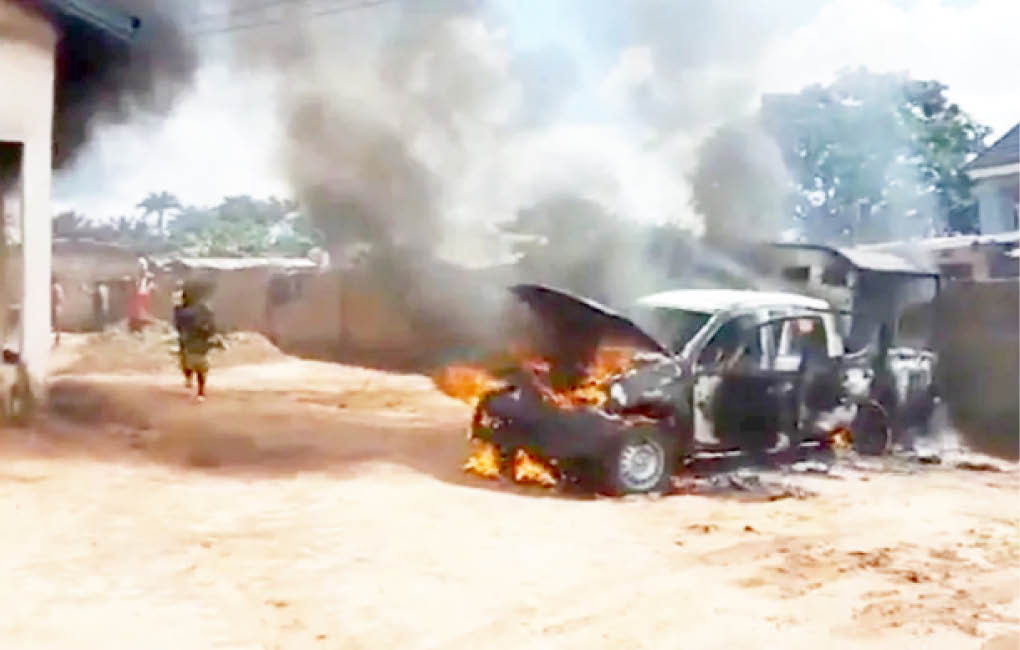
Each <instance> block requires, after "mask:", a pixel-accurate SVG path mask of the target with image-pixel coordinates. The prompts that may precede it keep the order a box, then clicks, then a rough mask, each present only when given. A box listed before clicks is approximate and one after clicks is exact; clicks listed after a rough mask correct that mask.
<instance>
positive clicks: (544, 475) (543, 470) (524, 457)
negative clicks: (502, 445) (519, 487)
mask: <svg viewBox="0 0 1020 650" xmlns="http://www.w3.org/2000/svg"><path fill="white" fill-rule="evenodd" d="M514 480H515V481H517V482H518V483H537V484H538V485H541V486H543V487H553V486H554V485H556V484H557V483H558V482H559V477H558V476H557V472H556V470H555V469H554V468H553V467H551V466H550V465H548V464H547V463H545V462H543V461H542V460H541V459H539V458H536V457H535V456H532V455H531V454H529V453H528V452H526V451H524V450H523V449H518V450H517V453H516V454H515V455H514Z"/></svg>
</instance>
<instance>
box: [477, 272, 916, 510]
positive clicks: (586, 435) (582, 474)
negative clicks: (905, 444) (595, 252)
mask: <svg viewBox="0 0 1020 650" xmlns="http://www.w3.org/2000/svg"><path fill="white" fill-rule="evenodd" d="M512 291H513V293H514V294H515V295H516V296H517V298H518V299H519V300H521V301H522V302H523V303H525V304H526V305H527V306H528V307H529V308H530V309H531V310H532V312H533V313H534V314H535V315H536V316H537V322H538V323H539V324H540V326H541V329H542V338H543V340H544V341H546V350H547V356H551V357H553V361H554V364H555V366H556V368H554V369H553V370H552V372H551V373H550V377H552V379H551V380H550V381H551V383H556V382H558V383H559V388H562V387H569V386H570V385H571V383H572V382H574V381H577V379H578V378H579V377H581V376H582V375H583V370H582V369H583V368H585V367H586V365H587V364H588V363H590V362H591V360H592V359H593V357H594V355H595V353H596V350H597V349H598V348H599V347H600V346H602V345H623V346H627V347H629V348H631V349H633V350H636V351H637V355H636V356H635V360H634V363H633V365H632V366H631V367H630V369H629V370H627V371H625V372H623V373H620V374H618V375H616V376H613V377H612V378H610V380H609V381H608V384H607V385H606V386H605V390H606V391H607V392H608V399H606V401H605V402H604V403H602V404H600V405H598V406H590V405H588V406H579V407H576V408H562V407H561V406H558V405H555V404H553V403H550V402H549V401H548V400H546V399H544V397H543V393H542V390H541V389H540V387H539V385H538V383H536V379H535V377H534V376H533V375H531V374H529V373H528V372H527V371H526V370H524V369H520V370H518V371H517V372H516V373H515V374H513V375H510V376H507V377H505V378H504V381H505V387H504V388H502V389H500V390H497V391H494V392H492V393H490V394H488V395H486V396H485V397H484V398H483V399H482V400H481V401H480V402H479V404H478V407H477V408H476V411H475V416H474V421H473V423H472V427H471V431H470V434H469V436H470V437H471V438H474V439H478V440H482V441H487V442H490V443H493V444H495V445H496V446H497V447H498V448H499V450H500V452H501V454H502V456H503V457H504V458H509V457H510V456H511V454H513V453H514V452H515V450H517V449H524V450H526V451H528V452H529V453H532V454H535V455H537V456H539V457H541V458H544V459H546V460H547V461H549V462H550V463H552V464H554V465H556V466H557V467H558V468H559V470H560V473H561V476H562V477H563V478H564V479H567V480H574V481H579V482H584V483H589V482H594V484H595V485H596V486H597V487H598V488H600V489H603V490H606V491H608V492H611V493H617V494H618V493H635V492H637V493H640V492H656V491H661V490H663V489H664V488H665V487H666V486H667V484H668V482H669V479H670V477H671V476H672V475H673V473H674V471H675V469H676V468H677V467H678V466H679V463H680V461H682V460H683V459H686V458H689V457H692V456H693V455H695V454H697V453H700V452H720V451H740V452H745V453H750V454H752V455H757V454H764V453H768V452H770V451H772V450H775V449H783V448H785V449H792V448H795V447H798V446H800V445H805V444H810V445H815V446H817V445H819V444H822V445H824V444H825V443H826V442H827V441H828V440H829V439H830V438H831V434H832V432H833V431H837V430H841V429H845V430H847V431H850V432H852V434H853V439H854V441H855V445H856V446H857V449H858V451H860V452H863V453H882V452H884V451H885V450H886V449H887V448H888V446H889V442H890V415H889V412H890V409H889V408H887V407H886V406H883V404H882V402H881V401H880V400H879V399H877V395H876V390H877V387H878V384H877V383H876V381H875V378H876V376H885V375H888V373H883V372H881V371H880V372H876V368H875V363H876V361H875V359H876V358H879V357H881V356H882V355H881V354H875V353H872V352H870V351H868V350H864V351H859V352H857V353H854V354H851V353H848V351H847V350H846V349H845V347H844V344H843V339H842V337H841V336H840V334H839V332H838V330H837V318H836V314H835V313H834V312H833V310H831V309H830V308H829V306H828V304H827V303H826V302H825V301H822V300H818V299H814V298H809V297H806V296H799V295H797V294H786V293H763V292H747V291H679V292H666V293H662V294H656V295H654V296H648V297H646V298H643V299H641V300H640V301H638V304H637V305H636V306H635V309H634V310H633V314H634V318H630V317H628V316H624V315H622V314H620V313H617V312H614V311H612V310H611V309H609V308H607V307H605V306H603V305H600V304H598V303H594V302H592V301H589V300H586V299H583V298H579V297H577V296H573V295H570V294H569V293H566V292H563V291H558V290H556V289H552V288H550V287H544V286H541V285H518V286H516V287H514V288H513V289H512ZM637 321H641V323H642V324H644V325H646V326H647V327H648V330H646V329H645V328H643V327H641V325H639V324H638V322H637ZM649 332H654V333H649ZM885 353H886V355H888V350H886V351H885ZM882 363H883V364H884V365H883V366H882V367H883V368H887V367H888V364H887V363H886V362H885V360H883V361H882ZM886 384H887V385H890V386H891V388H890V390H893V391H895V384H896V382H895V378H894V377H893V378H891V379H890V382H886Z"/></svg>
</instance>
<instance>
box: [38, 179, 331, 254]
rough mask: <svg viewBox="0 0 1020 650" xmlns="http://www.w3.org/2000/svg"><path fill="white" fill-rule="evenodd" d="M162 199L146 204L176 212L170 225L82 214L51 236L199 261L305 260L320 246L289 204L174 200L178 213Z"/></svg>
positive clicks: (57, 222) (59, 221)
mask: <svg viewBox="0 0 1020 650" xmlns="http://www.w3.org/2000/svg"><path fill="white" fill-rule="evenodd" d="M163 194H167V193H166V192H163V193H161V194H156V193H152V194H150V195H149V197H147V198H146V200H145V201H143V202H142V203H147V204H148V205H149V207H150V208H151V209H152V214H159V211H158V210H159V207H160V206H162V209H163V211H164V215H166V213H167V212H168V211H169V210H171V209H173V210H174V211H175V212H174V214H173V217H172V218H170V219H165V220H164V218H163V217H160V218H159V220H158V223H156V224H151V223H149V221H148V220H147V219H146V218H145V216H148V215H145V216H143V217H142V218H137V219H129V218H127V217H119V218H116V219H107V220H104V221H90V220H88V219H87V218H86V217H85V216H83V215H81V214H77V213H74V212H65V213H62V214H59V215H57V216H56V217H54V220H53V234H54V236H56V237H85V238H90V239H95V240H99V241H106V242H111V243H119V244H123V245H127V246H131V247H133V248H136V249H138V250H140V251H141V250H145V251H150V252H157V251H158V252H179V253H183V254H187V255H195V256H226V257H239V256H246V255H288V256H289V255H305V254H306V253H307V252H308V251H309V250H310V249H311V248H313V247H315V246H318V245H321V241H322V238H321V236H320V234H319V233H318V232H317V231H316V230H315V229H314V228H313V227H312V225H311V223H310V222H309V220H308V219H307V218H306V217H305V216H304V215H303V213H302V212H300V211H299V210H298V206H297V204H296V203H295V202H294V201H291V200H288V199H278V198H275V197H273V198H269V199H266V200H262V199H256V198H253V197H251V196H232V197H227V198H225V199H224V200H223V201H222V202H221V203H220V204H219V205H216V206H214V207H211V208H203V207H196V206H188V205H180V204H179V202H177V201H176V199H174V201H173V203H175V204H176V205H177V207H175V208H171V207H170V205H171V202H170V201H168V200H166V201H165V200H163V199H160V201H159V202H158V203H157V202H156V201H149V199H150V198H152V197H157V198H158V197H160V196H162V195H163ZM170 196H171V198H172V195H170ZM139 205H142V204H139Z"/></svg>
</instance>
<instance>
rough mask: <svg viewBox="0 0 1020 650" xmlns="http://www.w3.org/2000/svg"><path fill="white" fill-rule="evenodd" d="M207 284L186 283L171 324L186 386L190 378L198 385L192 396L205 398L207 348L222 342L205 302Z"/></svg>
mask: <svg viewBox="0 0 1020 650" xmlns="http://www.w3.org/2000/svg"><path fill="white" fill-rule="evenodd" d="M208 295H209V286H208V285H207V284H204V283H198V282H189V283H186V284H185V285H184V291H183V295H182V299H181V304H180V305H177V306H175V307H174V327H175V328H176V329H177V336H178V339H179V341H180V346H181V347H180V361H181V371H182V372H183V373H184V380H185V382H186V385H188V386H189V387H190V385H191V378H192V375H194V378H195V380H196V382H197V384H198V393H197V394H196V396H195V397H196V399H197V400H198V401H200V402H201V401H203V400H204V399H205V383H206V378H207V377H208V375H209V358H208V354H209V351H210V350H211V349H212V348H214V347H220V348H222V347H223V341H222V340H221V339H220V337H219V335H218V334H217V333H216V325H215V322H214V319H213V313H212V309H210V307H209V305H208V304H206V299H207V298H208Z"/></svg>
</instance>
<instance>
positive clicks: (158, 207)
mask: <svg viewBox="0 0 1020 650" xmlns="http://www.w3.org/2000/svg"><path fill="white" fill-rule="evenodd" d="M135 207H136V208H140V209H141V210H142V211H143V212H142V218H143V219H146V218H148V217H149V216H150V215H153V214H154V215H156V227H157V229H158V231H159V232H161V233H165V232H166V226H167V216H168V213H169V212H170V210H180V209H181V203H180V201H178V200H177V197H176V196H174V195H173V194H171V193H170V192H167V191H165V190H164V191H162V192H159V193H156V192H150V193H149V195H148V196H146V197H145V198H144V199H142V200H141V201H140V202H139V203H138V205H136V206H135Z"/></svg>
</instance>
